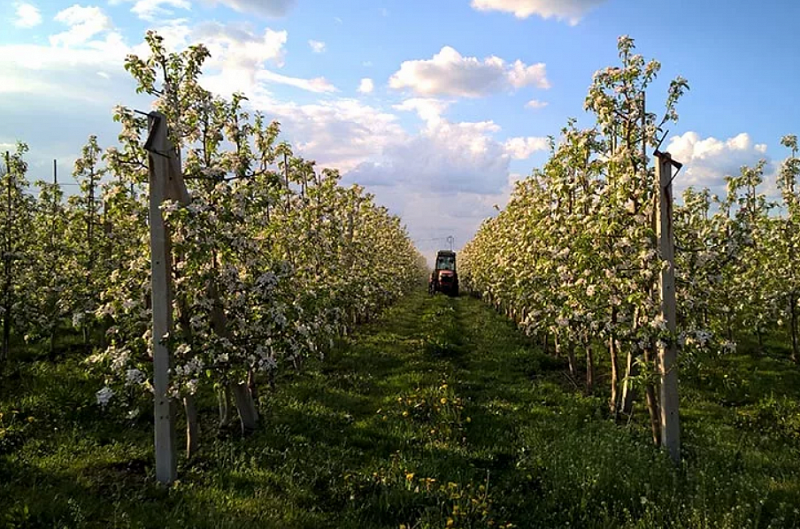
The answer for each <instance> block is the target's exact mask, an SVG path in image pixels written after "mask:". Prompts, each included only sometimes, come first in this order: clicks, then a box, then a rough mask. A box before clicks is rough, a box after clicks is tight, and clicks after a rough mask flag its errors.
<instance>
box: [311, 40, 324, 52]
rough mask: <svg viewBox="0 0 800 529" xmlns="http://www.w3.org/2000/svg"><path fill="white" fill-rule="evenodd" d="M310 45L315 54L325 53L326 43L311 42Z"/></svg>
mask: <svg viewBox="0 0 800 529" xmlns="http://www.w3.org/2000/svg"><path fill="white" fill-rule="evenodd" d="M308 45H309V46H311V51H313V52H314V53H322V52H324V51H325V43H324V42H322V41H319V40H309V41H308Z"/></svg>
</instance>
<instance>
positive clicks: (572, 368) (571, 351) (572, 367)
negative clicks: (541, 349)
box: [567, 346, 578, 377]
mask: <svg viewBox="0 0 800 529" xmlns="http://www.w3.org/2000/svg"><path fill="white" fill-rule="evenodd" d="M567 360H569V374H570V375H572V376H573V377H574V376H577V374H578V363H577V362H576V361H575V348H574V347H573V346H570V347H567Z"/></svg>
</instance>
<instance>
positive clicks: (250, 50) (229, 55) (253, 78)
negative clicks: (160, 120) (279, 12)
mask: <svg viewBox="0 0 800 529" xmlns="http://www.w3.org/2000/svg"><path fill="white" fill-rule="evenodd" d="M172 34H173V37H174V38H175V39H176V40H178V39H180V40H182V42H183V43H186V42H189V41H191V42H202V43H203V44H205V46H206V47H207V48H208V50H209V52H211V57H210V58H209V59H208V60H207V61H206V64H205V69H206V72H208V73H207V74H206V75H204V76H203V81H202V82H203V84H204V86H206V87H207V88H208V89H209V90H211V91H213V92H216V93H218V94H220V95H230V94H231V93H232V92H235V91H242V92H245V93H249V94H252V93H253V92H255V90H256V85H257V83H258V82H259V80H260V78H261V76H262V75H265V76H269V74H271V72H267V70H265V69H264V68H265V67H266V66H267V65H268V64H273V65H275V66H282V65H283V56H284V45H285V44H286V40H287V38H288V34H287V33H286V31H275V30H272V29H270V28H266V29H265V30H264V32H263V33H261V34H259V33H254V32H253V31H251V29H250V28H249V26H246V25H241V24H228V25H224V24H220V23H218V22H206V23H202V24H200V25H199V26H197V27H195V28H193V29H191V30H190V29H188V28H187V27H186V26H185V25H177V26H173V27H172ZM264 72H267V73H266V74H264ZM273 75H274V76H275V79H273V81H274V82H281V80H283V78H284V76H281V75H279V74H273ZM287 79H288V78H287ZM263 80H266V79H263ZM285 84H289V83H285Z"/></svg>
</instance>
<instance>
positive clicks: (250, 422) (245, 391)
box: [231, 383, 258, 435]
mask: <svg viewBox="0 0 800 529" xmlns="http://www.w3.org/2000/svg"><path fill="white" fill-rule="evenodd" d="M231 391H232V392H233V400H234V402H235V403H236V410H237V411H238V412H239V420H240V421H241V423H242V435H249V434H251V433H253V432H254V431H255V430H256V427H257V426H258V410H256V404H255V402H254V401H253V396H252V395H251V394H250V389H249V388H248V387H247V384H245V383H238V384H233V383H232V384H231Z"/></svg>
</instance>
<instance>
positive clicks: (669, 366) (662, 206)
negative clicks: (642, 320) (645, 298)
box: [655, 151, 681, 463]
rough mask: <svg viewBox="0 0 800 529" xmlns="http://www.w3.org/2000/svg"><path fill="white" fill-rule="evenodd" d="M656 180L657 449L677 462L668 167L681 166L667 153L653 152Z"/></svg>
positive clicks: (672, 243)
mask: <svg viewBox="0 0 800 529" xmlns="http://www.w3.org/2000/svg"><path fill="white" fill-rule="evenodd" d="M655 154H656V157H657V158H658V163H657V164H656V181H657V182H658V195H659V196H658V207H657V210H656V215H657V222H656V236H657V238H658V250H659V257H660V259H661V263H662V266H661V274H660V276H659V285H658V286H659V297H660V299H661V316H662V317H663V318H664V320H665V321H666V325H667V330H668V331H669V333H670V339H669V340H666V341H665V340H660V341H659V348H658V371H659V375H660V377H661V446H663V447H664V448H666V449H667V452H668V453H669V456H670V458H671V459H672V460H673V461H674V462H675V463H678V462H679V461H680V457H681V455H680V453H681V426H680V416H679V414H678V366H677V363H676V360H677V345H676V343H675V331H676V328H677V322H676V317H677V308H676V301H675V234H674V232H673V231H672V178H673V177H672V168H673V167H675V168H677V169H680V168H681V164H680V163H678V162H675V161H673V160H672V156H670V154H669V153H664V152H659V151H656V152H655Z"/></svg>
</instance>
